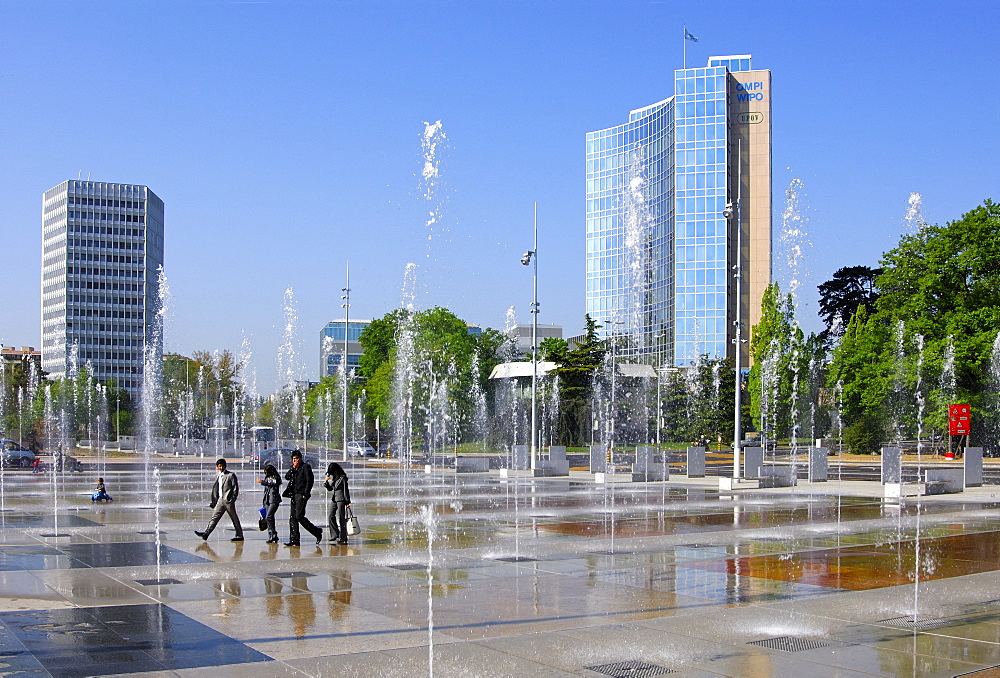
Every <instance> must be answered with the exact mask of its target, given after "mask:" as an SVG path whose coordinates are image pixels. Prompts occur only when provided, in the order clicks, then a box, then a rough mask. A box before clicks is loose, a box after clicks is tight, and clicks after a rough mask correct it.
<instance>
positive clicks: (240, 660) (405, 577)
mask: <svg viewBox="0 0 1000 678" xmlns="http://www.w3.org/2000/svg"><path fill="white" fill-rule="evenodd" d="M213 461H214V460H206V461H205V462H204V463H203V464H200V465H195V464H192V463H190V462H189V463H187V464H183V463H177V462H174V461H172V462H170V463H154V464H152V466H151V468H152V469H153V470H154V471H155V473H151V474H150V476H149V477H148V478H144V477H143V476H142V475H141V474H140V473H139V472H137V471H136V470H135V469H128V468H126V467H125V466H123V465H117V464H107V465H106V466H105V467H104V468H103V469H94V471H95V473H90V472H88V473H87V474H86V475H84V474H66V475H63V476H57V477H56V478H55V479H53V478H52V477H51V476H42V475H32V474H31V473H30V472H21V471H17V472H10V471H8V472H5V473H4V474H3V476H2V478H0V501H2V509H3V510H2V511H0V669H2V670H3V671H4V672H7V673H16V674H18V675H41V676H44V675H52V676H90V675H111V674H116V673H142V672H151V675H154V674H155V675H164V676H166V675H179V676H200V675H206V676H209V675H210V676H213V677H217V676H222V675H239V676H241V677H245V678H249V677H252V676H276V675H295V676H301V675H310V676H345V675H346V676H372V675H381V676H420V675H429V674H430V673H431V671H433V673H434V675H437V676H508V675H509V676H528V675H531V676H581V675H583V676H656V675H667V674H670V675H689V676H716V675H725V676H834V675H836V676H855V675H857V676H866V675H890V676H956V675H981V676H986V675H993V674H991V673H989V670H990V667H997V666H1000V531H998V523H997V517H998V515H1000V513H998V511H997V508H998V507H1000V504H997V503H996V502H997V497H996V494H997V493H1000V488H993V487H986V488H977V489H974V490H972V491H969V492H966V493H963V494H960V495H943V496H935V497H924V498H921V499H920V500H919V501H918V500H916V499H906V500H904V501H903V502H902V503H899V502H886V501H884V500H883V499H882V498H881V486H879V485H877V484H873V483H859V482H844V483H838V482H829V483H821V484H820V483H817V484H815V485H811V486H807V485H800V486H798V487H795V488H786V489H771V490H740V491H739V492H736V493H720V492H719V490H718V479H715V478H707V479H686V478H683V477H680V478H678V477H672V478H671V480H670V481H668V482H667V483H648V484H646V483H633V484H622V485H595V484H594V483H593V482H591V481H590V480H589V479H588V478H585V477H580V478H575V477H574V478H568V479H567V478H539V479H520V478H518V479H511V480H501V479H499V478H497V477H496V476H492V475H487V474H471V475H468V476H465V475H463V476H456V475H455V474H454V473H451V472H436V473H433V474H429V475H428V474H424V473H416V472H410V473H403V472H400V471H399V470H398V469H389V468H367V469H362V468H356V469H351V470H349V473H350V475H351V478H352V486H351V490H352V495H353V499H354V501H355V505H356V507H357V509H358V513H359V515H360V519H361V522H362V524H363V528H364V533H363V535H362V538H360V539H354V540H352V542H351V543H350V544H348V545H347V546H337V545H332V544H328V543H323V544H320V545H316V544H314V543H313V540H311V539H309V540H308V542H306V541H304V542H303V546H302V547H301V548H287V547H284V546H282V545H281V544H280V543H279V544H266V543H265V542H264V540H265V538H266V537H265V534H266V533H262V532H258V531H256V525H255V522H256V518H255V516H254V510H255V508H256V506H257V505H259V502H260V497H261V495H260V492H259V490H258V489H257V488H258V487H259V486H257V485H256V484H254V483H253V482H252V479H253V477H254V475H253V474H252V473H251V472H250V471H249V470H247V471H242V470H241V469H240V468H239V465H238V464H235V465H233V469H234V470H235V471H236V472H237V473H238V474H239V476H240V480H241V483H242V487H243V494H242V495H241V498H240V513H241V515H242V516H243V520H244V523H245V527H246V528H247V532H246V534H247V540H246V541H245V542H236V543H234V542H231V541H229V539H230V538H231V537H232V536H233V532H232V531H231V527H229V525H228V522H227V519H225V518H224V519H223V522H222V523H220V527H219V529H218V530H217V531H216V532H215V533H214V534H213V535H212V536H211V537H210V539H209V540H208V541H207V542H203V541H202V540H201V539H199V538H198V537H196V536H195V535H194V532H193V530H195V529H202V528H203V527H204V525H205V523H206V522H207V520H208V516H209V514H210V511H209V509H208V507H207V500H208V493H209V489H210V486H211V483H212V481H213V480H214V476H215V472H214V468H212V467H211V466H210V464H211V463H212V462H213ZM98 470H99V471H100V472H101V473H102V474H103V475H104V477H105V480H106V481H107V484H108V489H109V491H110V492H111V494H112V495H113V496H114V497H115V499H116V501H115V502H114V503H111V504H107V505H93V504H92V503H91V501H90V499H89V494H90V488H91V486H92V484H93V482H94V480H95V478H96V475H97V473H96V471H98ZM325 494H326V493H325V492H323V491H322V490H320V491H318V492H317V494H316V495H314V498H313V501H312V503H311V505H310V510H309V515H310V516H311V517H312V519H313V521H314V522H316V523H317V524H324V523H325V511H326V497H325V496H323V495H325ZM286 511H287V504H286V505H283V506H282V510H281V512H279V517H281V518H282V519H283V520H282V521H281V524H280V526H279V528H280V532H281V535H282V536H283V537H284V536H286V535H287V524H285V523H286V522H287V513H286ZM404 516H405V517H406V519H405V520H404ZM225 528H228V529H225ZM994 670H995V669H994ZM976 672H980V673H976Z"/></svg>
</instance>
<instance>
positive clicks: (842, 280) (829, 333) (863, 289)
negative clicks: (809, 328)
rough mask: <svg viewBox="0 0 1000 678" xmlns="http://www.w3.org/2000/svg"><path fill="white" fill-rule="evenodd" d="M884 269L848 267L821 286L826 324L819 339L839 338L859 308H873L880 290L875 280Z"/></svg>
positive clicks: (821, 307) (821, 298)
mask: <svg viewBox="0 0 1000 678" xmlns="http://www.w3.org/2000/svg"><path fill="white" fill-rule="evenodd" d="M883 271H884V269H881V268H870V267H868V266H845V267H844V268H841V269H839V270H837V272H836V273H834V274H833V279H832V280H828V281H826V282H825V283H823V284H822V285H820V286H819V316H820V318H822V319H823V322H824V323H825V324H826V329H825V330H823V332H821V333H820V338H821V339H822V340H823V341H824V342H825V343H827V344H829V343H830V341H832V340H833V339H836V338H839V337H841V336H842V335H843V334H844V331H845V330H846V329H847V323H849V322H850V320H851V318H852V317H853V316H854V314H855V313H856V312H857V310H858V309H859V308H864V309H865V310H867V311H869V312H870V311H872V310H873V309H874V308H875V301H876V300H877V299H878V296H879V295H878V292H877V290H876V288H875V279H876V278H878V276H880V275H882V272H883Z"/></svg>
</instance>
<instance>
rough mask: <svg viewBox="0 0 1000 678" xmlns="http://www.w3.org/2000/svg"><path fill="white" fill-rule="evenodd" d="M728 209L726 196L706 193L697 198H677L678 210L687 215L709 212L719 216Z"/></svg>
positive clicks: (713, 215)
mask: <svg viewBox="0 0 1000 678" xmlns="http://www.w3.org/2000/svg"><path fill="white" fill-rule="evenodd" d="M725 209H726V196H724V195H715V196H711V195H706V196H705V197H697V198H677V212H678V213H682V212H683V213H684V214H686V215H689V216H690V215H692V214H708V215H711V216H712V217H717V216H719V215H721V214H722V212H723V210H725Z"/></svg>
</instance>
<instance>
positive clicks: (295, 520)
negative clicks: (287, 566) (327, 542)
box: [282, 450, 323, 546]
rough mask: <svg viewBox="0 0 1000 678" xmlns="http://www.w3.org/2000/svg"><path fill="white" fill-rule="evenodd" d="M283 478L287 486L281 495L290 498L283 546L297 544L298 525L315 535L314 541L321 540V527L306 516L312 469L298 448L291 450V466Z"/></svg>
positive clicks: (311, 482)
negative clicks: (290, 507) (304, 461)
mask: <svg viewBox="0 0 1000 678" xmlns="http://www.w3.org/2000/svg"><path fill="white" fill-rule="evenodd" d="M285 480H287V481H288V487H287V488H285V491H284V492H283V493H282V495H283V496H285V497H288V498H289V499H291V500H292V512H291V515H290V516H289V517H288V541H287V542H286V543H285V546H298V545H299V525H301V526H302V527H304V528H306V531H307V532H309V534H311V535H312V536H314V537H316V543H317V544H319V543H320V542H321V541H323V528H321V527H316V526H315V525H313V524H312V523H311V522H310V521H309V519H308V518H306V504H307V503H308V502H309V495H310V494H311V493H312V486H313V470H312V466H310V465H309V464H305V463H303V462H302V453H301V452H299V451H298V450H295V451H293V452H292V468H290V469H288V473H286V474H285Z"/></svg>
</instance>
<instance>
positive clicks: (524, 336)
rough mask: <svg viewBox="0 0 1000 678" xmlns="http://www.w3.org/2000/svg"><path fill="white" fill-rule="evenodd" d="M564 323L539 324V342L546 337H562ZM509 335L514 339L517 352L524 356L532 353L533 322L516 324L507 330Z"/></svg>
mask: <svg viewBox="0 0 1000 678" xmlns="http://www.w3.org/2000/svg"><path fill="white" fill-rule="evenodd" d="M562 335H563V328H562V325H543V324H542V323H539V324H538V343H539V344H541V343H542V342H543V341H545V340H546V339H562ZM507 336H508V337H510V338H511V339H513V340H514V342H515V344H514V346H515V348H516V349H517V352H518V353H520V354H521V355H523V356H530V355H531V323H527V324H521V325H515V326H514V327H513V328H511V329H510V330H508V331H507Z"/></svg>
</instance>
